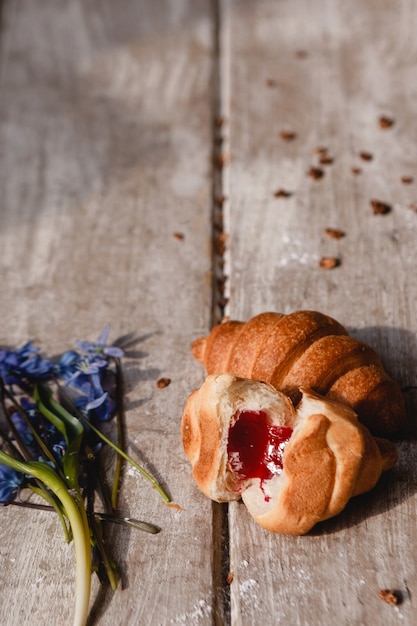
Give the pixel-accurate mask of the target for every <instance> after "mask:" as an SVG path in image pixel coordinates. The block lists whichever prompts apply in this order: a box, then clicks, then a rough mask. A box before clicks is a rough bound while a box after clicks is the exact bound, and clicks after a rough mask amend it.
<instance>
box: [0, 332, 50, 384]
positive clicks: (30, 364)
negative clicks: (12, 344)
mask: <svg viewBox="0 0 417 626" xmlns="http://www.w3.org/2000/svg"><path fill="white" fill-rule="evenodd" d="M53 371H54V365H53V363H52V362H51V361H49V360H48V359H43V358H42V357H41V356H40V355H39V348H36V347H34V345H33V341H28V342H27V343H25V345H24V346H22V347H21V348H18V349H17V350H0V376H1V377H2V378H3V379H4V380H5V382H6V383H8V384H9V385H12V384H16V383H17V384H20V383H21V382H22V379H24V378H27V379H29V380H44V379H48V378H50V377H51V375H52V374H53Z"/></svg>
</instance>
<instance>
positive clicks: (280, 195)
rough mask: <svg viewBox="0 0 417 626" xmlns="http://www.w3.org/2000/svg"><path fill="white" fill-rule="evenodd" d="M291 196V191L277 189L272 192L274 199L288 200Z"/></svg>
mask: <svg viewBox="0 0 417 626" xmlns="http://www.w3.org/2000/svg"><path fill="white" fill-rule="evenodd" d="M292 195H293V192H292V191H287V190H286V189H277V190H276V191H274V196H275V198H290V197H291V196H292Z"/></svg>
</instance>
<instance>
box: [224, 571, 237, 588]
mask: <svg viewBox="0 0 417 626" xmlns="http://www.w3.org/2000/svg"><path fill="white" fill-rule="evenodd" d="M234 577H235V575H234V574H233V572H229V573H228V574H227V577H226V582H227V584H228V585H231V584H232V582H233V579H234Z"/></svg>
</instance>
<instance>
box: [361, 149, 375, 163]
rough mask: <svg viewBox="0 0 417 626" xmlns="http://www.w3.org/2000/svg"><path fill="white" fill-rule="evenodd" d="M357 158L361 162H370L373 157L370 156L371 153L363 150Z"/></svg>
mask: <svg viewBox="0 0 417 626" xmlns="http://www.w3.org/2000/svg"><path fill="white" fill-rule="evenodd" d="M359 156H360V158H361V159H362V161H372V159H373V158H374V155H373V154H372V152H366V151H365V150H362V152H359Z"/></svg>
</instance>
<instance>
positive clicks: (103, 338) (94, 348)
mask: <svg viewBox="0 0 417 626" xmlns="http://www.w3.org/2000/svg"><path fill="white" fill-rule="evenodd" d="M109 333H110V324H108V325H107V326H106V328H105V329H104V330H103V332H102V333H101V335H100V337H99V338H98V339H97V341H95V342H94V341H78V342H77V345H78V347H79V349H80V350H81V352H84V353H85V354H105V355H106V356H111V357H114V358H121V357H122V356H124V352H123V350H121V349H120V348H117V347H116V346H107V345H106V343H107V339H108V337H109Z"/></svg>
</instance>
